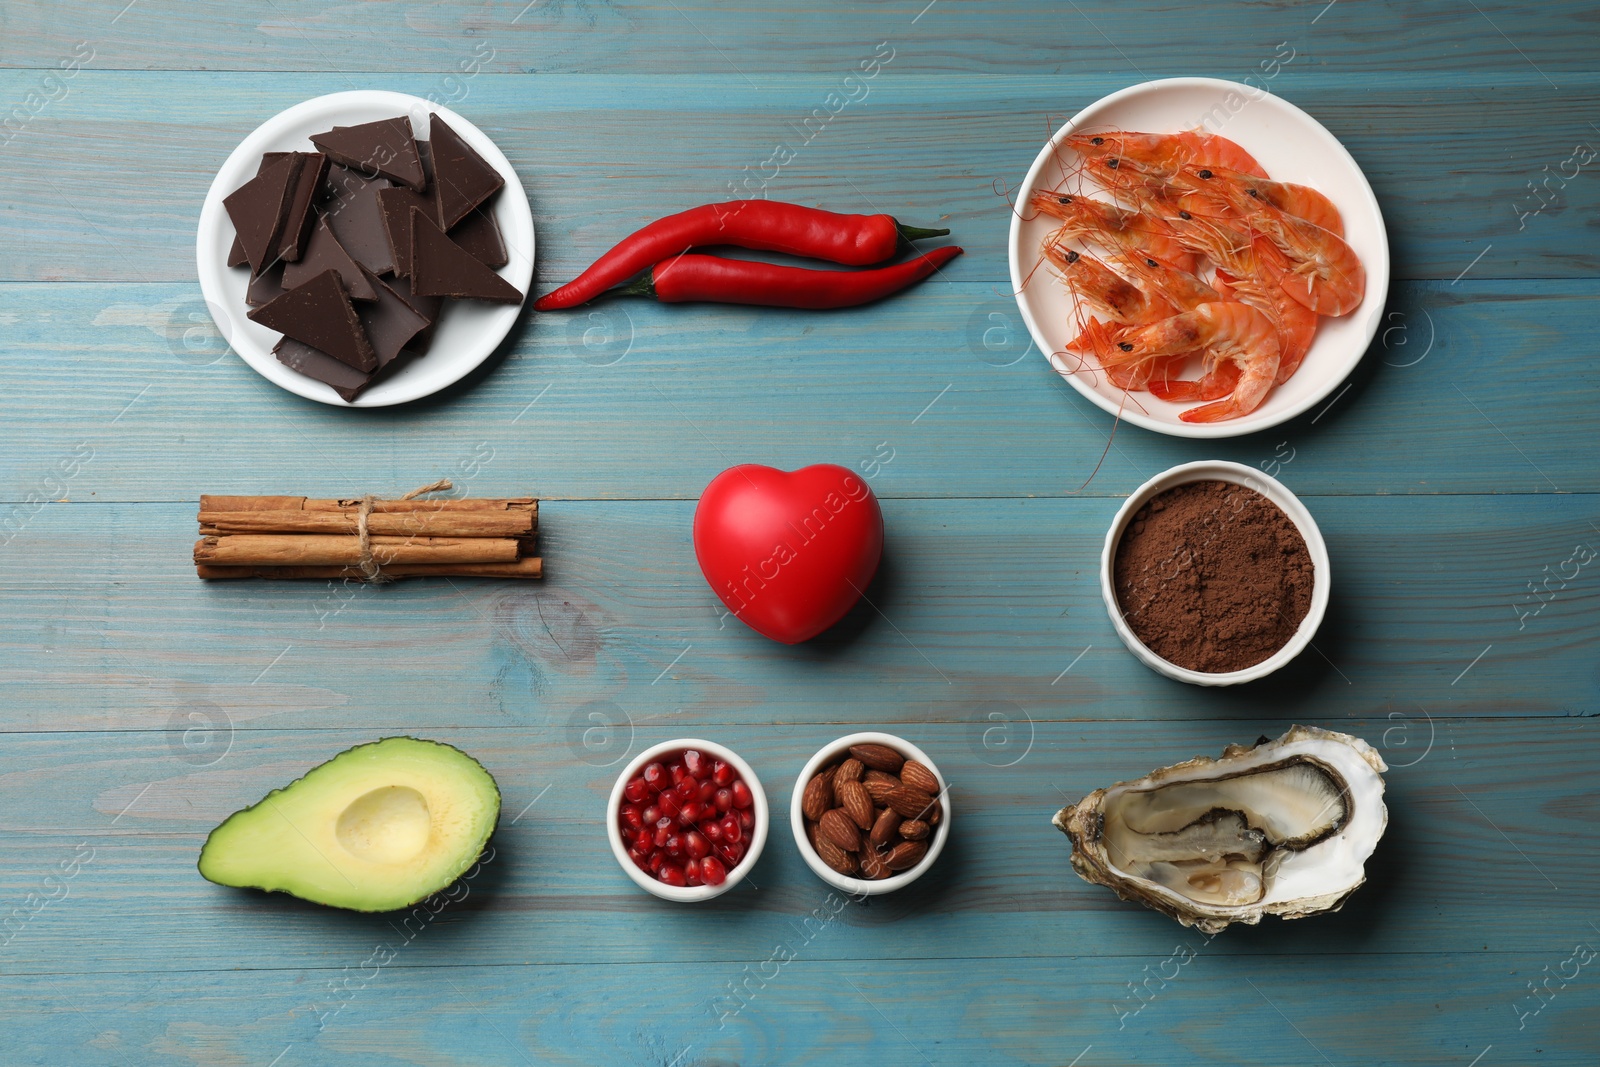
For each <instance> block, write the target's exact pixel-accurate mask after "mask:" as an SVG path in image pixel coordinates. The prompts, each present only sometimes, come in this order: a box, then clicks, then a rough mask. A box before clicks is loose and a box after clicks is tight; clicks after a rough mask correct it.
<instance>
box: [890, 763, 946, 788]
mask: <svg viewBox="0 0 1600 1067" xmlns="http://www.w3.org/2000/svg"><path fill="white" fill-rule="evenodd" d="M900 780H901V781H902V782H904V783H905V784H906V785H909V786H910V787H911V788H912V789H920V790H922V791H923V792H924V793H931V794H932V795H934V796H938V795H939V778H938V776H937V775H935V774H934V773H933V772H932V771H931V770H929V769H928V768H927V767H926V766H924V765H923V764H921V763H918V762H917V761H916V760H914V759H908V760H906V762H905V766H903V767H901V768H900Z"/></svg>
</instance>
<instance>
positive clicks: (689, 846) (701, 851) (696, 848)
mask: <svg viewBox="0 0 1600 1067" xmlns="http://www.w3.org/2000/svg"><path fill="white" fill-rule="evenodd" d="M683 850H684V851H685V852H687V853H688V854H689V855H690V856H691V857H693V858H694V859H700V858H701V857H702V856H706V855H709V854H710V852H711V842H709V841H707V840H706V839H705V835H704V834H701V833H697V832H696V831H694V830H690V831H689V832H688V833H686V834H684V835H683ZM712 884H713V885H714V884H715V883H712Z"/></svg>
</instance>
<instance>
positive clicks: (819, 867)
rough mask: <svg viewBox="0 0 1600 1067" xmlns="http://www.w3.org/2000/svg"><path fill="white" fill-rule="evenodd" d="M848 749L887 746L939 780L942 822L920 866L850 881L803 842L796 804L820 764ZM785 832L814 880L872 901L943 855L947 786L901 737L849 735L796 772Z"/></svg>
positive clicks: (947, 830) (905, 883)
mask: <svg viewBox="0 0 1600 1067" xmlns="http://www.w3.org/2000/svg"><path fill="white" fill-rule="evenodd" d="M851 745H887V746H888V747H890V748H892V749H894V750H895V751H896V752H898V753H900V754H901V755H902V756H905V757H906V758H907V759H914V760H916V761H917V762H918V763H920V764H922V765H923V766H924V767H926V768H928V769H929V770H930V771H932V772H933V776H934V777H935V778H937V779H939V799H940V801H941V803H942V804H943V805H944V818H942V819H941V820H940V821H939V825H938V826H937V827H936V828H935V829H934V831H933V840H932V841H930V842H929V843H928V854H927V855H926V856H924V857H922V862H921V863H919V864H917V865H916V866H915V867H912V868H911V869H910V870H908V871H901V872H900V873H899V874H894V875H890V876H889V877H888V878H877V879H870V878H852V877H850V876H849V875H845V874H840V873H839V872H838V871H836V870H834V869H833V868H832V867H829V866H828V865H827V864H826V863H823V862H822V857H821V856H818V855H817V850H816V849H814V848H812V847H811V842H810V841H808V840H807V839H806V819H805V815H804V813H802V812H801V810H800V800H801V798H802V797H803V796H804V795H805V791H806V783H807V782H809V781H811V779H812V778H813V777H815V776H816V773H817V771H818V770H820V769H821V767H822V765H823V764H824V763H828V762H831V761H832V760H835V759H837V758H839V757H840V756H842V755H844V754H845V749H847V748H849V747H850V746H851ZM789 828H790V829H792V830H793V831H794V843H795V846H796V847H797V848H799V849H800V858H801V859H803V860H805V861H806V866H808V867H810V868H811V870H812V871H813V872H815V873H816V876H817V877H818V878H821V879H822V880H823V881H824V882H827V883H828V884H829V885H831V886H833V887H834V888H835V889H841V890H843V891H844V892H846V893H849V894H851V895H852V896H863V897H875V896H878V895H880V894H883V893H893V892H894V891H895V890H896V889H903V888H905V887H906V886H908V885H910V884H911V883H912V882H915V881H916V880H917V879H918V878H921V877H922V875H923V874H924V873H925V872H926V871H927V870H928V868H929V867H932V866H933V863H934V861H935V860H937V859H938V858H939V853H941V852H943V851H944V843H945V841H946V840H947V839H948V838H949V837H950V783H949V782H947V781H945V779H944V775H942V774H940V773H939V768H938V766H937V765H935V764H934V762H933V760H931V759H929V758H928V754H927V753H926V752H924V751H922V749H920V748H918V747H917V746H916V745H913V744H912V743H911V742H910V741H907V740H906V739H905V738H903V737H896V736H895V735H894V734H881V733H873V732H871V731H868V732H866V733H859V734H850V735H848V736H846V737H841V738H839V740H837V741H834V742H832V743H830V744H827V745H824V746H823V747H822V749H821V750H820V751H819V752H818V753H817V754H816V755H815V756H812V757H811V759H810V761H809V762H808V763H807V764H806V765H805V767H804V768H803V769H802V770H801V771H800V777H799V778H797V779H796V780H795V783H794V796H793V798H791V799H790V801H789Z"/></svg>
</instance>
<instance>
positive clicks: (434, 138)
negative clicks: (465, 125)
mask: <svg viewBox="0 0 1600 1067" xmlns="http://www.w3.org/2000/svg"><path fill="white" fill-rule="evenodd" d="M428 137H429V139H430V142H429V149H430V152H431V154H432V156H433V188H434V197H435V199H436V200H438V202H439V209H438V216H439V224H440V225H441V226H443V227H444V228H445V229H446V230H449V229H450V228H451V227H453V226H454V225H455V224H456V223H458V222H460V221H461V220H462V219H464V218H466V217H467V215H468V214H469V213H471V212H472V210H473V209H474V208H477V207H479V206H481V205H482V204H484V203H487V202H488V200H489V198H490V197H492V196H494V194H495V193H498V192H499V191H500V188H501V186H503V185H505V183H506V180H505V179H504V178H502V177H501V176H500V172H499V171H497V170H495V169H494V168H493V167H491V166H489V164H488V163H487V162H485V161H484V158H483V157H482V156H480V155H478V153H477V152H475V151H474V150H473V148H472V146H471V145H469V144H467V142H466V141H463V140H462V139H461V135H460V134H458V133H456V131H455V130H453V129H451V128H450V125H449V124H448V123H446V122H445V121H444V119H442V118H440V117H439V116H438V115H437V114H431V115H429V116H428Z"/></svg>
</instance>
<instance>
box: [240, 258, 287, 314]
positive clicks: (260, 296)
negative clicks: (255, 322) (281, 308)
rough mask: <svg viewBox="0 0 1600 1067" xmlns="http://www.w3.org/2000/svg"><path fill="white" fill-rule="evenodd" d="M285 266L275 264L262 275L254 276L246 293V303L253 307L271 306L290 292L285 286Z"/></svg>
mask: <svg viewBox="0 0 1600 1067" xmlns="http://www.w3.org/2000/svg"><path fill="white" fill-rule="evenodd" d="M283 277H284V274H283V264H282V263H274V264H272V266H270V267H268V268H267V269H266V270H264V271H262V272H261V273H260V274H256V275H252V276H251V278H250V285H249V286H248V287H247V288H246V289H245V291H244V302H245V303H246V304H249V305H250V306H251V307H260V306H261V305H263V304H270V303H272V302H273V301H274V300H276V299H278V297H280V296H282V295H283V294H284V293H286V292H288V291H289V287H288V286H285V285H284V284H283Z"/></svg>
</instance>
